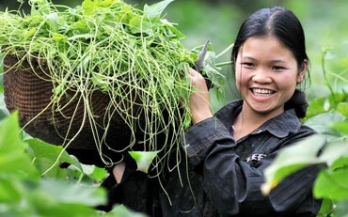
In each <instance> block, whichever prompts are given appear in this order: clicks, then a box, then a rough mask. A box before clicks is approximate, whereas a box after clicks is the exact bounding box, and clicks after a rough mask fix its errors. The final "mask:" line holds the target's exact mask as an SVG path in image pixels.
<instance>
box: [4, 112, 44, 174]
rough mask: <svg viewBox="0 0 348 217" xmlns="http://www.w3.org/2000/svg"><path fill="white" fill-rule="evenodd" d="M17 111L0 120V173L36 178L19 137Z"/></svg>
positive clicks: (24, 146) (24, 144)
mask: <svg viewBox="0 0 348 217" xmlns="http://www.w3.org/2000/svg"><path fill="white" fill-rule="evenodd" d="M18 123H19V121H18V112H14V113H12V114H11V115H10V116H8V117H7V118H5V119H4V120H2V121H1V122H0V174H7V175H8V176H9V175H13V176H14V177H21V178H23V179H24V178H25V179H29V180H37V179H38V177H39V173H38V171H37V170H36V168H35V167H34V166H33V165H32V163H31V161H30V157H29V155H27V154H26V152H25V151H26V148H27V144H26V143H25V142H23V141H22V139H21V136H20V135H21V131H20V127H19V124H18Z"/></svg>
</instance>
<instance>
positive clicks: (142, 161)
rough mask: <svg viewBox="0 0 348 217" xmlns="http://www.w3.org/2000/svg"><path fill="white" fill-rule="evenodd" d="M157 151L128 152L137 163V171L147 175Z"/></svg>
mask: <svg viewBox="0 0 348 217" xmlns="http://www.w3.org/2000/svg"><path fill="white" fill-rule="evenodd" d="M157 153H158V151H129V154H130V156H131V157H132V158H133V159H134V160H135V162H136V163H137V170H139V171H142V172H144V173H147V172H148V170H149V167H150V165H151V163H152V161H153V159H154V158H155V157H156V156H157Z"/></svg>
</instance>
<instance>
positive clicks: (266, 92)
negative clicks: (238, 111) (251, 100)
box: [253, 89, 274, 95]
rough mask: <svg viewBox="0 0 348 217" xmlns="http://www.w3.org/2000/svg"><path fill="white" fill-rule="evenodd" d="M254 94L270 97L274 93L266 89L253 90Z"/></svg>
mask: <svg viewBox="0 0 348 217" xmlns="http://www.w3.org/2000/svg"><path fill="white" fill-rule="evenodd" d="M253 92H254V94H262V95H270V94H272V93H274V91H272V90H267V89H253Z"/></svg>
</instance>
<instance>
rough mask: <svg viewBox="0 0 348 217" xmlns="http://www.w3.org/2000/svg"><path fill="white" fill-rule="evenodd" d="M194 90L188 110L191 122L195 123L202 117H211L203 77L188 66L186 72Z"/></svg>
mask: <svg viewBox="0 0 348 217" xmlns="http://www.w3.org/2000/svg"><path fill="white" fill-rule="evenodd" d="M188 75H189V78H190V80H191V84H192V86H193V87H194V91H193V93H192V94H191V96H190V104H189V105H190V110H191V114H192V123H193V124H196V123H198V122H200V121H203V120H204V119H207V118H210V117H213V113H212V112H211V110H210V97H209V90H208V88H207V85H206V82H205V79H204V77H203V76H202V75H201V74H200V73H199V72H197V71H196V70H194V69H192V68H190V70H189V72H188Z"/></svg>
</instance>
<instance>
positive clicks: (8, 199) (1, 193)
mask: <svg viewBox="0 0 348 217" xmlns="http://www.w3.org/2000/svg"><path fill="white" fill-rule="evenodd" d="M3 175H4V174H1V173H0V203H4V202H5V203H13V202H19V201H20V200H21V196H22V191H23V189H22V187H21V185H19V183H18V181H17V180H13V179H10V178H8V177H1V176H3Z"/></svg>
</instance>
